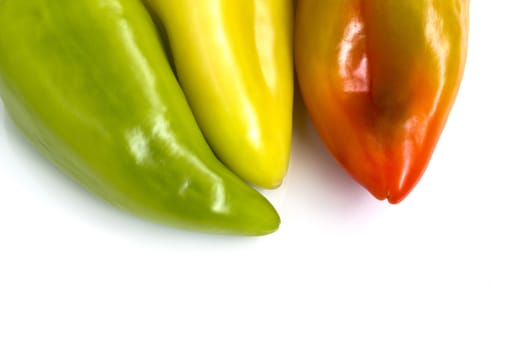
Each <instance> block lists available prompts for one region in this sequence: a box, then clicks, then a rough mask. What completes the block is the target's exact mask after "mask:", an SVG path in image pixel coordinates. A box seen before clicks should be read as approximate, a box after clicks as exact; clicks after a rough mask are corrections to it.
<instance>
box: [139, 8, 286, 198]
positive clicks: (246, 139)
mask: <svg viewBox="0 0 527 350" xmlns="http://www.w3.org/2000/svg"><path fill="white" fill-rule="evenodd" d="M144 1H145V2H146V3H147V4H149V5H150V7H151V9H152V11H153V13H154V14H155V15H156V16H157V17H159V19H160V22H161V24H162V26H163V27H164V28H165V30H166V33H167V35H168V39H169V41H170V45H171V48H172V55H173V58H174V65H175V69H176V72H177V75H178V79H179V82H180V83H181V87H182V89H183V91H184V92H185V95H186V96H187V98H188V100H189V103H190V105H191V107H192V110H193V111H194V114H195V116H196V119H197V121H198V123H199V125H200V127H201V130H202V131H203V133H204V135H205V137H206V138H207V141H208V142H209V144H210V145H211V147H212V149H213V150H214V152H215V153H216V154H217V155H218V157H219V158H220V159H221V160H222V161H223V162H224V163H225V164H226V165H227V166H229V167H230V168H231V169H232V170H233V171H234V172H235V173H237V174H238V175H240V176H241V177H242V178H244V179H245V180H247V181H248V182H251V183H253V184H255V185H257V186H260V187H264V188H274V187H277V186H279V185H280V183H281V182H282V180H283V177H284V176H285V174H286V171H287V167H288V163H289V154H290V146H291V128H292V107H293V48H292V45H293V44H292V36H293V2H292V1H284V0H223V1H196V0H182V1H172V0H144Z"/></svg>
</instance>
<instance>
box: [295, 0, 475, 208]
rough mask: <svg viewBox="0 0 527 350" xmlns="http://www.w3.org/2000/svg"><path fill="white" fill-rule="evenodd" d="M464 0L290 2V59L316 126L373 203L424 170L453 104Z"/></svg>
mask: <svg viewBox="0 0 527 350" xmlns="http://www.w3.org/2000/svg"><path fill="white" fill-rule="evenodd" d="M468 20H469V1H468V0H427V1H424V0H334V1H319V0H299V1H298V6H297V13H296V21H297V22H296V28H295V63H296V69H297V74H298V80H299V85H300V90H301V93H302V96H303V98H304V102H305V103H306V106H307V109H308V111H309V114H310V116H311V117H312V120H313V121H314V124H315V127H316V129H317V130H318V132H319V134H320V136H321V138H322V139H323V141H324V143H325V144H326V146H327V148H328V149H329V150H330V152H331V153H332V155H333V156H334V158H335V159H336V160H337V161H338V162H339V163H340V164H341V165H342V166H343V167H344V168H345V169H346V170H347V171H348V172H349V174H350V175H351V176H352V177H353V178H355V180H356V181H357V182H359V183H360V184H362V185H363V186H364V187H365V188H366V189H368V190H369V191H370V192H371V193H372V194H373V195H374V196H375V197H376V198H378V199H381V200H382V199H388V201H389V202H391V203H398V202H400V201H401V200H403V199H404V198H405V197H406V196H407V195H408V194H409V193H410V192H411V190H412V189H413V188H414V186H415V185H416V184H417V182H418V181H419V179H420V178H421V176H422V175H423V173H424V171H425V169H426V167H427V165H428V163H429V160H430V158H431V156H432V153H433V150H434V148H435V146H436V143H437V142H438V139H439V137H440V134H441V132H442V130H443V127H444V125H445V122H446V120H447V117H448V115H449V113H450V110H451V108H452V106H453V103H454V101H455V98H456V95H457V91H458V88H459V85H460V83H461V80H462V76H463V71H464V66H465V58H466V54H467V42H468V27H469V22H468Z"/></svg>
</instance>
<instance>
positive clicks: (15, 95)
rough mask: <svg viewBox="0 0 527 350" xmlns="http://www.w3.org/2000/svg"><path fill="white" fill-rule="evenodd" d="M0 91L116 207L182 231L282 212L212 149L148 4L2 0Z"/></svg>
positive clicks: (254, 223)
mask: <svg viewBox="0 0 527 350" xmlns="http://www.w3.org/2000/svg"><path fill="white" fill-rule="evenodd" d="M0 23H1V30H0V95H1V96H2V98H3V100H4V103H5V107H6V109H7V111H8V114H9V115H10V116H11V117H12V119H13V120H14V122H15V123H16V124H17V126H18V127H19V128H20V129H21V130H22V132H23V133H24V134H25V135H26V136H27V138H28V139H29V140H30V141H31V142H32V143H33V144H34V145H35V146H36V147H37V148H38V149H39V150H40V151H41V152H42V153H43V154H44V155H45V156H47V157H48V158H49V159H50V160H52V161H53V162H54V163H55V164H56V165H57V166H58V167H60V168H61V169H62V170H63V171H64V172H66V173H67V174H69V175H70V176H71V177H73V178H74V179H75V180H77V181H78V182H79V183H81V184H82V185H83V186H85V187H86V188H88V189H89V190H90V191H92V192H93V193H95V194H97V195H98V196H100V197H101V198H103V199H105V200H107V201H108V202H110V203H112V204H113V205H115V206H117V207H119V208H122V209H124V210H126V211H129V212H131V213H134V214H136V215H139V216H142V217H144V218H148V219H150V220H154V221H157V222H162V223H166V224H170V225H175V226H177V227H180V228H185V229H192V230H203V231H213V232H223V233H237V234H265V233H269V232H272V231H274V230H276V229H277V227H278V225H279V217H278V215H277V213H276V211H275V210H274V208H273V207H272V206H271V204H270V203H269V202H268V201H267V200H266V199H265V198H264V197H263V196H262V195H261V194H260V193H259V192H258V191H256V190H254V189H253V188H251V187H250V186H248V185H247V184H246V183H244V182H243V181H242V180H241V179H240V178H238V177H237V176H236V175H234V174H233V173H232V172H230V171H229V170H228V169H227V168H226V167H225V166H224V165H222V163H221V162H220V161H219V160H218V159H217V158H216V157H215V156H214V154H213V152H212V151H211V150H210V148H209V146H208V145H207V143H206V141H205V139H204V137H203V135H202V133H201V132H200V130H199V128H198V125H197V123H196V121H195V119H194V116H193V114H192V111H191V109H190V107H189V105H188V103H187V101H186V99H185V96H184V94H183V92H182V91H181V89H180V87H179V84H178V82H177V80H176V78H175V77H174V75H173V73H172V70H171V68H170V64H169V61H168V59H167V57H166V55H165V52H164V50H163V48H162V45H161V42H160V39H159V36H158V33H157V31H156V29H155V26H154V24H153V21H152V19H151V17H150V16H149V14H148V12H147V10H146V9H145V7H144V5H143V4H142V3H141V2H140V1H139V0H75V1H57V0H24V1H20V0H0Z"/></svg>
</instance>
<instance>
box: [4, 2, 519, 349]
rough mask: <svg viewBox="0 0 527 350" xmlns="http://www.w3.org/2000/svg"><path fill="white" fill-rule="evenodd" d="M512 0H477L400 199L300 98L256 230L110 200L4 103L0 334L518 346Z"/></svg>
mask: <svg viewBox="0 0 527 350" xmlns="http://www.w3.org/2000/svg"><path fill="white" fill-rule="evenodd" d="M522 4H523V2H522V1H515V0H509V1H505V0H504V1H500V2H499V4H498V3H497V2H495V1H484V0H477V1H473V3H472V23H471V42H470V53H469V59H468V64H467V68H466V73H465V79H464V81H463V84H462V88H461V90H460V93H459V96H458V99H457V102H456V105H455V107H454V110H453V111H452V113H451V115H450V119H449V121H448V123H447V127H446V129H445V131H444V133H443V135H442V137H441V140H440V143H439V145H438V147H437V148H436V151H435V154H434V157H433V158H432V162H431V164H430V166H429V168H428V170H427V172H426V174H425V176H424V177H423V178H422V180H421V182H420V183H419V184H418V186H417V187H416V188H415V190H414V191H413V192H412V193H411V194H410V196H409V197H407V198H406V199H405V201H403V202H402V203H401V204H398V205H396V206H392V205H389V204H387V203H386V202H379V201H377V200H375V199H373V198H372V197H371V196H370V195H369V194H368V193H366V192H365V191H364V190H363V189H361V188H360V187H359V186H358V185H357V184H356V183H354V182H353V180H351V179H350V178H349V177H348V176H347V175H346V174H345V173H344V171H342V170H341V169H340V168H339V167H338V166H337V165H336V164H335V163H334V162H333V161H332V159H331V158H330V157H329V156H328V154H327V153H326V151H325V149H324V148H323V146H322V145H321V143H320V141H319V139H318V137H317V136H316V133H315V132H314V130H313V127H312V125H311V123H310V121H309V120H308V119H307V117H306V116H305V115H302V113H298V115H297V116H296V118H295V134H294V144H293V150H292V160H291V166H290V170H289V174H288V176H287V178H286V180H285V183H284V184H283V186H282V187H281V188H280V189H278V190H275V191H267V192H265V194H266V195H267V196H268V198H269V199H270V200H271V201H272V202H273V203H274V204H275V205H276V207H277V209H278V210H279V212H280V213H281V216H282V220H283V224H282V227H281V229H280V230H279V231H278V232H276V233H275V234H272V235H269V236H265V237H261V238H240V237H228V236H213V235H206V234H199V233H191V232H181V231H178V230H174V229H171V228H167V227H161V226H158V225H155V224H151V223H148V222H144V221H142V220H140V219H136V218H134V217H131V216H129V215H127V214H124V213H122V212H120V211H118V210H115V209H114V208H112V207H109V206H108V205H106V204H104V203H102V202H101V201H99V200H98V199H97V198H95V197H93V196H92V195H91V194H89V193H87V192H85V191H84V190H82V189H81V188H80V187H79V186H77V185H76V184H75V183H73V182H72V181H70V180H69V179H68V178H66V177H65V176H63V175H62V174H61V173H60V172H59V171H57V170H56V169H55V168H54V167H52V166H50V165H49V163H48V162H47V161H45V160H44V159H43V158H41V156H40V155H39V154H38V153H36V152H35V151H34V150H33V148H32V147H31V146H29V144H28V143H27V142H26V141H25V140H24V139H23V138H22V137H21V135H20V134H19V132H18V131H17V130H16V129H15V127H14V126H13V124H12V122H11V121H10V120H9V119H8V118H7V116H6V114H5V111H4V110H3V107H2V108H0V109H1V110H0V349H5V350H12V349H185V350H187V349H190V350H191V349H251V350H256V349H405V350H408V349H419V350H423V349H427V350H428V349H464V350H465V349H507V350H513V349H527V221H526V216H527V215H526V214H527V213H526V212H527V210H526V209H527V205H526V204H525V198H526V197H527V185H526V181H527V170H526V168H527V167H526V164H525V163H526V160H527V155H526V153H527V136H526V130H527V126H526V125H527V124H526V122H527V109H526V103H527V84H526V82H527V69H526V66H527V54H526V52H527V50H526V49H525V48H526V40H525V36H526V34H527V20H526V19H525V9H521V8H520V7H524V5H522ZM0 30H1V29H0ZM0 54H3V53H0Z"/></svg>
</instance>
